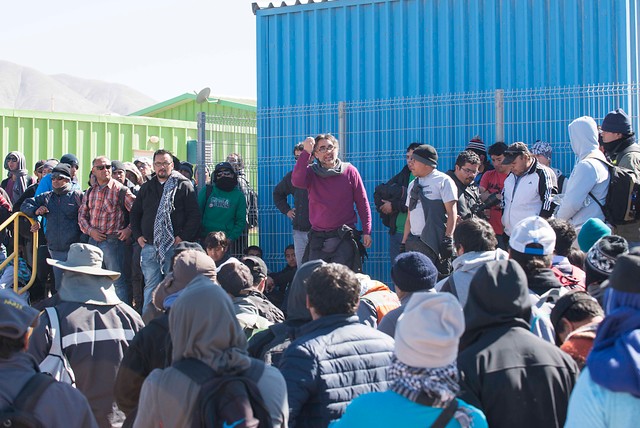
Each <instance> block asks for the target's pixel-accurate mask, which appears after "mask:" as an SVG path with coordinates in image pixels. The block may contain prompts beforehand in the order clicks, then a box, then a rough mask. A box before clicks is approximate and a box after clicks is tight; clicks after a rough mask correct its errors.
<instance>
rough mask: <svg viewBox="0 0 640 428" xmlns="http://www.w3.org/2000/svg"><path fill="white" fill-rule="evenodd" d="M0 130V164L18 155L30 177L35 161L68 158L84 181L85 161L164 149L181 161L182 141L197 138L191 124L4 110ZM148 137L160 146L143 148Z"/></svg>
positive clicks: (183, 156) (123, 157)
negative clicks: (75, 158)
mask: <svg viewBox="0 0 640 428" xmlns="http://www.w3.org/2000/svg"><path fill="white" fill-rule="evenodd" d="M0 130H1V132H0V147H1V148H2V152H1V153H0V154H1V155H2V158H3V159H4V156H5V155H6V154H7V153H9V152H10V151H12V150H18V151H20V152H22V153H24V155H25V157H26V158H27V168H28V169H29V171H30V172H32V168H33V164H34V163H35V162H36V161H37V160H38V159H47V158H52V157H55V158H58V159H59V158H60V156H62V155H63V154H65V153H74V154H75V155H76V156H78V159H79V160H80V171H79V174H80V177H85V176H88V174H89V169H90V165H91V160H92V159H93V158H94V157H96V156H99V155H106V156H107V157H109V158H110V159H119V160H123V161H130V160H132V159H133V157H134V150H149V151H153V150H156V149H158V148H165V149H168V150H171V151H172V152H173V153H175V154H176V156H178V158H180V159H186V156H187V141H189V140H195V139H196V138H197V130H196V123H195V121H193V122H191V121H190V122H185V121H178V120H167V119H157V118H147V117H130V116H126V117H125V116H96V115H82V114H70V113H53V112H40V111H20V110H10V109H0ZM151 136H157V137H159V138H160V143H159V144H156V145H153V144H149V143H148V140H149V137H151ZM83 181H84V180H83Z"/></svg>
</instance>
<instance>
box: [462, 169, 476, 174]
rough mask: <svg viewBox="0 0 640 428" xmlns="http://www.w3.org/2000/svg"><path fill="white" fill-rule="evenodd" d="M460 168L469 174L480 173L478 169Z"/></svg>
mask: <svg viewBox="0 0 640 428" xmlns="http://www.w3.org/2000/svg"><path fill="white" fill-rule="evenodd" d="M460 169H461V170H462V171H464V172H466V173H467V174H469V175H478V173H479V172H480V171H478V170H477V169H469V168H460Z"/></svg>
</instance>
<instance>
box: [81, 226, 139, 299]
mask: <svg viewBox="0 0 640 428" xmlns="http://www.w3.org/2000/svg"><path fill="white" fill-rule="evenodd" d="M89 244H91V245H95V246H96V247H98V248H100V249H101V250H102V254H103V256H102V266H103V267H104V268H105V269H107V270H112V271H115V272H120V277H119V278H118V279H116V280H115V281H114V282H113V285H114V286H115V287H116V294H117V295H118V298H120V300H122V301H123V302H125V303H127V302H129V301H130V300H129V294H130V293H129V290H128V289H127V284H126V282H125V275H124V272H123V270H124V269H123V266H124V242H122V241H121V240H119V239H118V237H117V236H116V235H109V236H107V239H106V240H104V241H100V242H96V240H95V239H93V238H89Z"/></svg>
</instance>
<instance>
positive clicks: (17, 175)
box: [0, 152, 36, 203]
mask: <svg viewBox="0 0 640 428" xmlns="http://www.w3.org/2000/svg"><path fill="white" fill-rule="evenodd" d="M4 169H6V170H7V171H9V175H8V177H7V178H5V179H4V180H2V183H1V184H0V186H2V188H3V189H4V190H6V191H7V194H9V198H11V203H14V202H16V201H17V200H18V199H19V198H20V196H22V194H23V193H24V191H25V190H26V189H27V187H29V186H31V185H32V184H33V183H35V182H36V180H35V178H33V177H31V176H29V174H28V171H27V161H26V160H25V158H24V155H23V154H22V153H20V152H11V153H9V154H8V155H7V157H6V158H4Z"/></svg>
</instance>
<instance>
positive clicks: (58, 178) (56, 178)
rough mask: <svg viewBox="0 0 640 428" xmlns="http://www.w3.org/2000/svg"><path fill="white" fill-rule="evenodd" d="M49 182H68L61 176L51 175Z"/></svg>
mask: <svg viewBox="0 0 640 428" xmlns="http://www.w3.org/2000/svg"><path fill="white" fill-rule="evenodd" d="M51 180H52V181H58V180H69V179H68V178H67V177H63V176H61V175H57V174H56V175H52V176H51Z"/></svg>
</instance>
